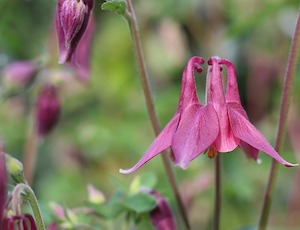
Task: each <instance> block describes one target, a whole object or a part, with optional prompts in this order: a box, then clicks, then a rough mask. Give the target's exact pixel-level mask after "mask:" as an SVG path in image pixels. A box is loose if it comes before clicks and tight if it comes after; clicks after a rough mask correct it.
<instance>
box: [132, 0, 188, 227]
mask: <svg viewBox="0 0 300 230" xmlns="http://www.w3.org/2000/svg"><path fill="white" fill-rule="evenodd" d="M126 3H127V11H128V12H127V20H128V23H129V27H130V32H131V37H132V40H133V45H134V54H135V59H136V62H137V67H138V71H139V77H140V81H141V84H142V88H143V91H144V96H145V100H146V106H147V110H148V113H149V117H150V120H151V124H152V127H153V129H154V132H155V135H156V136H157V135H158V134H159V133H160V131H161V127H160V124H159V121H158V118H157V114H156V112H155V108H154V103H153V99H152V93H151V89H150V84H149V77H148V74H147V71H146V64H145V60H144V55H143V51H142V45H141V41H140V35H139V29H138V24H137V19H136V15H135V11H134V8H133V5H132V2H131V0H126ZM161 156H162V160H163V164H164V168H165V170H166V174H167V177H168V179H169V182H170V184H171V187H172V190H173V193H174V196H175V199H176V202H177V205H178V208H179V211H180V214H181V216H182V218H183V221H184V224H185V226H186V229H190V225H189V221H188V218H187V215H186V211H185V208H184V205H183V202H182V199H181V196H180V193H179V189H178V186H177V182H176V178H175V174H174V172H173V170H172V167H171V163H170V160H169V158H168V154H166V153H163V154H161Z"/></svg>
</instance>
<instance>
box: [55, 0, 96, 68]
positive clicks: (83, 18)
mask: <svg viewBox="0 0 300 230" xmlns="http://www.w3.org/2000/svg"><path fill="white" fill-rule="evenodd" d="M93 7H94V0H58V1H57V8H56V19H55V20H56V31H57V37H58V45H59V61H58V63H60V64H63V63H65V62H68V61H70V60H71V56H72V55H73V54H74V52H75V50H76V48H77V45H78V43H79V41H80V39H81V38H82V36H83V34H84V32H85V30H86V28H87V25H88V23H89V20H90V15H91V13H92V10H93Z"/></svg>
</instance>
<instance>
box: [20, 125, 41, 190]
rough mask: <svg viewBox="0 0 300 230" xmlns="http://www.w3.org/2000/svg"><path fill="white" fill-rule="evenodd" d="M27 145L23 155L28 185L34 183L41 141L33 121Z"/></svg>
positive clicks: (29, 129)
mask: <svg viewBox="0 0 300 230" xmlns="http://www.w3.org/2000/svg"><path fill="white" fill-rule="evenodd" d="M29 123H30V124H29V128H28V133H27V138H26V144H25V148H24V154H23V164H24V176H25V178H26V180H27V182H28V184H31V183H32V180H33V176H34V171H35V164H36V159H37V152H38V144H39V139H38V137H37V135H36V132H35V128H34V125H33V121H30V122H29Z"/></svg>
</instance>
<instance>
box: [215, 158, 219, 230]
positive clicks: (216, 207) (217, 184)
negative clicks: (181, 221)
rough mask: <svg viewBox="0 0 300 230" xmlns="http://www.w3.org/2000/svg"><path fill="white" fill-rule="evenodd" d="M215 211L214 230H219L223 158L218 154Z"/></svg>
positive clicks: (216, 160) (216, 161)
mask: <svg viewBox="0 0 300 230" xmlns="http://www.w3.org/2000/svg"><path fill="white" fill-rule="evenodd" d="M214 208H215V210H214V230H219V226H220V213H221V156H220V154H218V155H217V156H216V159H215V207H214Z"/></svg>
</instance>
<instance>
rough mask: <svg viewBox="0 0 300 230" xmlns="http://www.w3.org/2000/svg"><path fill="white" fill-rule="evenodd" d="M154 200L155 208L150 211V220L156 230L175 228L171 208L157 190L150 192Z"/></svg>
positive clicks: (173, 229)
mask: <svg viewBox="0 0 300 230" xmlns="http://www.w3.org/2000/svg"><path fill="white" fill-rule="evenodd" d="M150 195H152V196H153V197H154V198H155V200H156V204H157V206H156V208H155V209H153V210H152V211H151V212H150V220H151V223H152V225H153V226H154V228H155V229H156V230H176V224H175V221H174V217H173V214H172V211H171V208H170V206H169V204H168V202H167V201H166V199H165V198H164V197H163V196H162V195H161V194H160V193H158V192H156V191H154V190H152V191H151V192H150Z"/></svg>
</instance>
